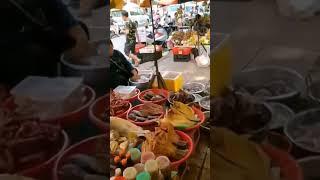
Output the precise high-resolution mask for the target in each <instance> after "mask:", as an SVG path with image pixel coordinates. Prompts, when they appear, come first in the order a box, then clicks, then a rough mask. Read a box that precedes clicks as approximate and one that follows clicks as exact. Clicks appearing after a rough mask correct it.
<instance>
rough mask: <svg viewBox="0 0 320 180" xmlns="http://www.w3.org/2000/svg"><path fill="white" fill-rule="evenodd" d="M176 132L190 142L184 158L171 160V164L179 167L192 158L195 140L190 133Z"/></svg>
mask: <svg viewBox="0 0 320 180" xmlns="http://www.w3.org/2000/svg"><path fill="white" fill-rule="evenodd" d="M176 133H177V134H178V135H179V136H180V137H181V139H183V140H184V141H186V142H187V143H188V152H187V154H186V155H185V156H184V157H183V158H182V159H180V160H178V161H174V162H171V166H172V167H173V168H178V167H179V166H180V165H181V164H183V163H185V162H186V161H187V160H188V159H189V158H190V156H191V154H192V152H193V149H194V144H193V141H192V139H191V137H190V136H189V135H188V134H186V133H184V132H182V131H176Z"/></svg>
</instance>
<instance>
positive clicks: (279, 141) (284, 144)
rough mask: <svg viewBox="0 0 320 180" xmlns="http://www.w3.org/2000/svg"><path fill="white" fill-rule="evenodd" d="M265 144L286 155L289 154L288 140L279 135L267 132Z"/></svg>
mask: <svg viewBox="0 0 320 180" xmlns="http://www.w3.org/2000/svg"><path fill="white" fill-rule="evenodd" d="M265 142H266V143H267V144H271V145H272V146H274V147H276V148H278V149H281V150H283V151H285V152H288V153H290V152H291V149H292V144H291V142H290V140H289V139H288V138H287V137H285V136H284V135H281V134H279V133H275V132H269V134H268V135H267V137H266V141H265Z"/></svg>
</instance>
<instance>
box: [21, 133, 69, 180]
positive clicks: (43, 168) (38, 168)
mask: <svg viewBox="0 0 320 180" xmlns="http://www.w3.org/2000/svg"><path fill="white" fill-rule="evenodd" d="M62 137H63V142H62V143H61V148H60V149H59V151H58V152H57V153H56V154H55V155H53V156H52V157H51V158H50V159H49V160H47V161H46V162H44V163H42V164H39V165H35V166H34V167H32V168H29V169H25V170H23V171H21V172H18V173H17V174H21V175H22V176H27V177H32V178H35V179H51V177H50V172H51V171H52V168H53V166H54V163H55V161H56V160H57V159H58V157H59V156H60V155H61V154H62V153H63V152H64V151H65V150H66V149H67V147H68V146H69V143H70V142H69V137H68V135H67V133H66V132H64V131H62Z"/></svg>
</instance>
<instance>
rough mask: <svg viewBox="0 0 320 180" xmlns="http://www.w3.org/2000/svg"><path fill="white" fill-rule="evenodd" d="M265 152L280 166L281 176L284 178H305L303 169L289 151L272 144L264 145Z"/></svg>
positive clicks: (295, 179) (289, 179)
mask: <svg viewBox="0 0 320 180" xmlns="http://www.w3.org/2000/svg"><path fill="white" fill-rule="evenodd" d="M262 149H263V150H264V152H265V153H266V154H267V155H268V156H269V157H270V158H271V159H272V161H274V163H275V165H276V166H278V167H280V171H281V172H280V173H281V177H283V179H284V180H303V174H302V170H301V168H300V167H299V165H298V163H297V162H296V161H295V160H294V159H293V158H292V157H291V156H290V154H289V153H287V152H285V151H282V150H279V149H277V148H275V147H273V146H271V145H262Z"/></svg>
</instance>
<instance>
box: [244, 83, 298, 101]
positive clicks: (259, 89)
mask: <svg viewBox="0 0 320 180" xmlns="http://www.w3.org/2000/svg"><path fill="white" fill-rule="evenodd" d="M239 91H240V92H241V93H246V94H251V95H253V96H256V97H262V98H266V97H273V96H281V95H284V94H288V93H291V92H294V89H293V88H291V87H290V85H289V84H288V83H286V82H285V81H282V80H278V81H272V82H270V83H266V84H261V85H252V86H243V87H241V88H239Z"/></svg>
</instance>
